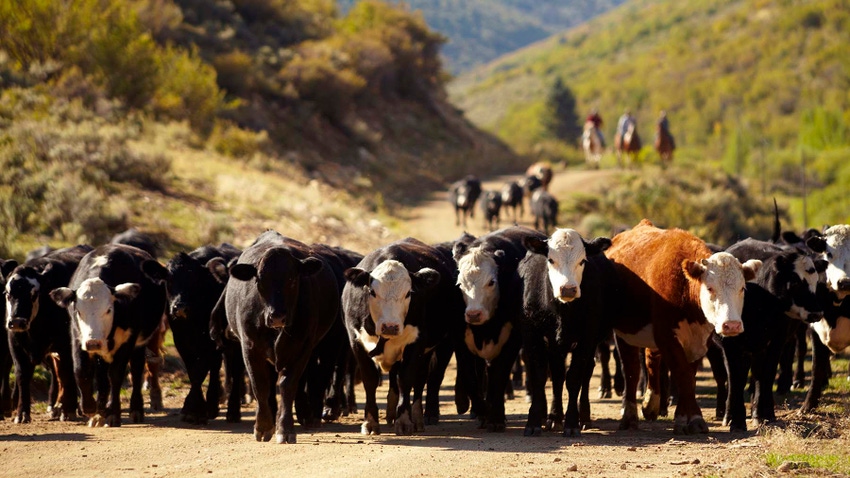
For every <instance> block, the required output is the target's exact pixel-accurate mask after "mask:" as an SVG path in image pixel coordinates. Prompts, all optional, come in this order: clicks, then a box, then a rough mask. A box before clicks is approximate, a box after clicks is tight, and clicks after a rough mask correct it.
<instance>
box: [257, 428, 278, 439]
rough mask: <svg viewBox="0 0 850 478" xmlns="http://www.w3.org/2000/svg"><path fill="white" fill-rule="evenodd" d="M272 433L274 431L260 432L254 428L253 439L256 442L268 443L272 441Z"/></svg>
mask: <svg viewBox="0 0 850 478" xmlns="http://www.w3.org/2000/svg"><path fill="white" fill-rule="evenodd" d="M273 433H274V430H266V431H262V430H257V429H256V428H254V439H256V440H257V441H270V440H271V439H272V434H273Z"/></svg>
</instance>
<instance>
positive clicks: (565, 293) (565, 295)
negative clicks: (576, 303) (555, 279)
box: [558, 285, 579, 302]
mask: <svg viewBox="0 0 850 478" xmlns="http://www.w3.org/2000/svg"><path fill="white" fill-rule="evenodd" d="M578 296H579V294H578V287H576V286H574V285H562V286H561V287H559V288H558V300H560V301H561V302H570V301H572V300H574V299H577V298H578Z"/></svg>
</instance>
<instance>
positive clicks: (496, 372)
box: [485, 334, 519, 432]
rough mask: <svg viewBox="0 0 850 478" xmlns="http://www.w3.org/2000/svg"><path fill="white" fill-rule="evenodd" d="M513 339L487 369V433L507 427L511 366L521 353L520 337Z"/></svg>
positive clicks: (514, 336) (500, 430)
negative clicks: (506, 393)
mask: <svg viewBox="0 0 850 478" xmlns="http://www.w3.org/2000/svg"><path fill="white" fill-rule="evenodd" d="M512 335H513V337H511V338H510V339H508V342H507V343H506V344H505V346H504V347H502V351H501V353H500V354H499V355H498V356H497V357H496V358H494V359H493V360H491V361H490V364H489V365H488V367H487V398H486V399H485V402H486V403H487V431H488V432H504V431H505V428H506V427H507V423H506V418H505V387H506V386H507V383H508V381H509V380H510V378H511V365H512V364H513V363H514V360H515V359H516V356H517V354H518V353H519V336H518V334H512Z"/></svg>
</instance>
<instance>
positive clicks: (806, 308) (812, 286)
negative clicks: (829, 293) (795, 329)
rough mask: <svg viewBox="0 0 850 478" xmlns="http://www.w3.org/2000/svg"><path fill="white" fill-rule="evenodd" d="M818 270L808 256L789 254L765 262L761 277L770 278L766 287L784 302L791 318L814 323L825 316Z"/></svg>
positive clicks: (782, 254)
mask: <svg viewBox="0 0 850 478" xmlns="http://www.w3.org/2000/svg"><path fill="white" fill-rule="evenodd" d="M818 269H819V268H818V266H817V265H816V264H815V262H814V261H812V259H811V258H810V257H809V256H807V255H805V254H801V253H800V252H797V251H787V252H783V253H780V254H777V255H776V256H774V257H773V258H771V259H768V260H767V261H765V264H764V266H763V267H762V269H761V270H760V271H759V275H760V276H767V277H766V279H767V280H766V281H765V282H766V284H765V286H766V288H767V289H768V290H769V291H770V292H771V293H773V294H774V295H775V296H777V297H779V298H781V299H783V301H784V303H785V304H786V310H785V313H786V314H787V315H788V316H789V317H791V318H793V319H798V320H803V321H805V322H809V323H813V322H817V321H818V320H820V319H821V317H823V307H822V306H821V304H820V301H819V300H818V297H817V286H818ZM821 270H822V269H821Z"/></svg>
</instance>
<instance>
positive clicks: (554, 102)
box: [543, 78, 582, 143]
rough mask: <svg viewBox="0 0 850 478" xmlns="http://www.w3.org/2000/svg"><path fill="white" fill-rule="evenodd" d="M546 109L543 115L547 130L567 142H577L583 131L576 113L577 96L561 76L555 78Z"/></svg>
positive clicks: (547, 98)
mask: <svg viewBox="0 0 850 478" xmlns="http://www.w3.org/2000/svg"><path fill="white" fill-rule="evenodd" d="M546 110H547V111H546V113H544V116H543V123H544V125H545V127H546V131H547V132H548V133H549V134H550V135H551V136H553V137H555V138H557V139H560V140H562V141H564V142H566V143H575V141H576V138H578V137H580V136H581V133H582V129H581V126H580V125H579V116H578V114H577V113H576V97H575V95H574V94H573V92H572V91H571V90H570V89H569V87H567V86H566V85H564V82H563V81H562V80H561V79H560V78H556V79H555V83H554V84H553V85H552V89H551V90H550V91H549V94H548V95H547V97H546Z"/></svg>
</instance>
